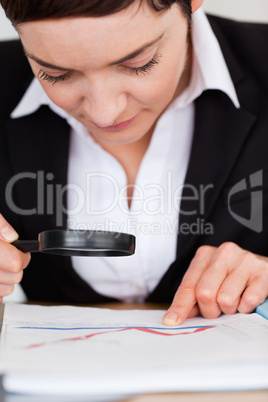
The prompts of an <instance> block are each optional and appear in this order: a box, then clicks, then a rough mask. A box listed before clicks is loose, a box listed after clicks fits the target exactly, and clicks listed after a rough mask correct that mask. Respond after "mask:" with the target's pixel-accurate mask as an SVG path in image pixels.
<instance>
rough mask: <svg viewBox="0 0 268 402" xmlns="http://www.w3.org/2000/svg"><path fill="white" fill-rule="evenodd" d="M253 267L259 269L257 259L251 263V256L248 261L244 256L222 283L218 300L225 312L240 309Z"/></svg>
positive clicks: (231, 312) (232, 312)
mask: <svg viewBox="0 0 268 402" xmlns="http://www.w3.org/2000/svg"><path fill="white" fill-rule="evenodd" d="M248 254H250V253H248ZM252 256H253V255H252ZM254 263H255V265H254ZM257 264H258V262H257ZM252 267H254V268H255V269H256V271H257V267H256V259H255V261H252V263H251V258H249V259H248V260H247V261H246V258H243V260H242V261H241V263H240V265H239V266H238V267H236V269H235V270H234V271H232V272H231V273H229V274H228V276H227V277H226V279H225V280H224V282H223V283H222V285H221V288H220V289H219V292H218V296H217V302H218V305H219V306H220V309H221V311H222V312H223V313H224V314H235V313H236V312H237V311H238V306H239V304H240V300H241V297H242V295H243V292H244V291H245V289H246V288H247V286H248V284H249V280H250V277H251V275H252V274H251V271H252Z"/></svg>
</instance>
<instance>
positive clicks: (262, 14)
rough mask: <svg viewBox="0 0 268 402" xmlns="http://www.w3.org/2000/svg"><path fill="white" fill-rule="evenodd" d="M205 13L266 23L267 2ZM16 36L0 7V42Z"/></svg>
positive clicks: (212, 7) (209, 6)
mask: <svg viewBox="0 0 268 402" xmlns="http://www.w3.org/2000/svg"><path fill="white" fill-rule="evenodd" d="M204 9H205V11H207V12H209V13H212V14H217V15H222V16H224V17H229V18H235V19H238V20H244V21H260V22H268V0H205V2H204ZM16 37H17V34H16V31H15V30H14V28H13V27H12V25H11V24H10V22H9V21H8V20H7V18H6V17H5V14H4V11H3V9H2V8H1V7H0V40H5V39H12V38H16Z"/></svg>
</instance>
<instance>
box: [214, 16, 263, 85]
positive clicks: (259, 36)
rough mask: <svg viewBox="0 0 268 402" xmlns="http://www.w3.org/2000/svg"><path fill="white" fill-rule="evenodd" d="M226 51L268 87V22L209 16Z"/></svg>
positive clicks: (246, 70) (225, 53) (245, 70)
mask: <svg viewBox="0 0 268 402" xmlns="http://www.w3.org/2000/svg"><path fill="white" fill-rule="evenodd" d="M207 17H208V19H209V22H210V25H211V27H212V29H213V31H214V33H215V35H216V37H217V39H218V41H219V44H220V46H221V48H222V51H223V54H224V55H227V60H226V61H227V64H228V62H229V60H228V58H230V57H233V58H234V59H236V61H237V62H238V64H239V65H240V67H241V69H242V70H243V71H244V73H245V74H246V75H247V76H254V78H255V79H257V81H258V82H259V83H260V85H261V86H262V87H263V89H266V90H268V74H267V64H268V40H267V39H268V24H265V23H254V22H241V21H235V20H231V19H227V18H222V17H217V16H212V15H207Z"/></svg>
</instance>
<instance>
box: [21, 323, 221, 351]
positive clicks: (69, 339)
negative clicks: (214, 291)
mask: <svg viewBox="0 0 268 402" xmlns="http://www.w3.org/2000/svg"><path fill="white" fill-rule="evenodd" d="M211 328H215V325H212V326H207V327H201V328H197V329H195V330H194V331H190V332H189V331H188V332H180V333H176V334H167V333H164V332H159V331H155V330H153V329H150V328H136V327H131V328H121V329H118V330H113V331H103V332H95V333H94V334H89V335H84V336H77V337H75V338H66V339H60V340H58V341H52V342H42V343H36V344H32V345H29V346H26V348H25V349H34V348H40V347H42V346H46V345H49V344H54V343H62V342H76V341H85V340H87V339H90V338H93V336H99V335H103V334H109V333H113V332H122V331H130V330H136V331H141V332H147V333H149V334H153V335H160V336H178V335H191V334H195V333H197V332H202V331H206V330H208V329H211Z"/></svg>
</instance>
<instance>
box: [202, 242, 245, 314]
mask: <svg viewBox="0 0 268 402" xmlns="http://www.w3.org/2000/svg"><path fill="white" fill-rule="evenodd" d="M246 254H247V252H246V251H245V250H243V249H241V248H240V247H238V246H237V245H236V244H234V243H223V244H222V245H221V246H220V247H219V248H218V249H217V250H216V252H215V253H214V255H213V258H212V259H211V263H210V266H209V267H208V268H207V270H206V271H205V272H204V274H203V275H202V277H201V278H200V281H199V283H198V285H197V288H196V297H197V301H198V305H199V308H200V312H201V314H202V315H203V316H204V317H206V318H217V317H219V315H220V314H221V313H222V312H226V311H227V310H226V308H225V305H226V307H227V309H228V305H229V303H230V307H231V309H232V310H234V312H235V311H236V308H237V305H238V304H237V303H238V300H239V297H240V295H241V292H242V291H243V290H244V286H245V283H246V281H247V278H248V273H246V270H245V269H244V271H242V269H241V270H239V273H240V272H241V274H242V277H243V276H244V282H243V281H242V278H241V277H240V278H239V277H238V275H232V272H235V270H236V269H237V266H238V267H239V266H241V268H242V264H241V259H242V262H243V261H244V256H245V255H246ZM228 277H229V278H230V279H229V280H227V278H228ZM232 281H234V283H233V286H232ZM224 284H225V285H224ZM235 285H237V287H235ZM229 287H231V291H232V293H231V296H230V298H231V300H229V299H228V295H229V294H230V291H229ZM219 301H220V302H222V305H223V309H222V306H221V304H220V303H219Z"/></svg>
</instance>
